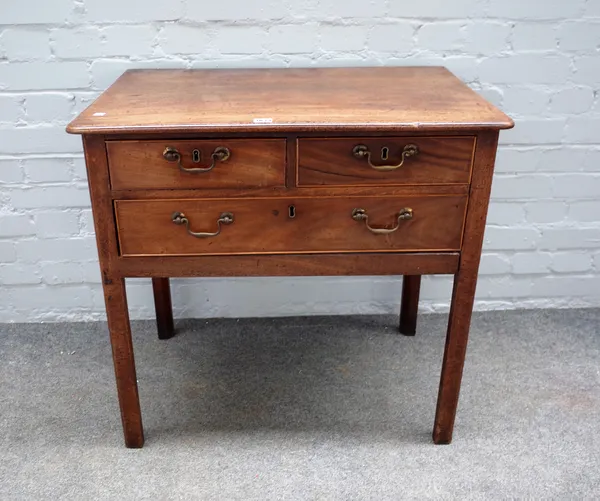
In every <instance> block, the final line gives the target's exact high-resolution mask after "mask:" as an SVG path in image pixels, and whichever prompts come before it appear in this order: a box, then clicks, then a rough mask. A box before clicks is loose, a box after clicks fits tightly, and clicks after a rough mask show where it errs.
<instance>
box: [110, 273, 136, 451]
mask: <svg viewBox="0 0 600 501" xmlns="http://www.w3.org/2000/svg"><path fill="white" fill-rule="evenodd" d="M103 287H104V301H105V302H106V315H107V318H108V329H109V331H110V343H111V345H112V353H113V363H114V366H115V377H116V380H117V393H118V395H119V406H120V407H121V421H122V423H123V433H124V435H125V445H126V446H127V447H131V448H139V447H142V446H143V445H144V430H143V428H142V414H141V411H140V400H139V396H138V387H137V379H136V375H135V361H134V358H133V343H132V341H131V327H130V325H129V312H128V310H127V294H126V292H125V280H124V279H123V278H112V279H111V278H109V277H106V278H105V280H104V282H103Z"/></svg>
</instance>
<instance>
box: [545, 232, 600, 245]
mask: <svg viewBox="0 0 600 501" xmlns="http://www.w3.org/2000/svg"><path fill="white" fill-rule="evenodd" d="M599 245H600V228H582V227H573V228H546V229H544V231H543V234H542V237H541V238H540V241H539V248H540V249H548V250H560V249H594V248H597V247H598V246H599Z"/></svg>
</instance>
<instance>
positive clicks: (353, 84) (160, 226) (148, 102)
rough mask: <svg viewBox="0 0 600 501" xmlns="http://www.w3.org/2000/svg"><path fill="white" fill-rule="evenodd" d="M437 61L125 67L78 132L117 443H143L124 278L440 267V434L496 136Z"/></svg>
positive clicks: (413, 281) (498, 124)
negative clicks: (443, 281)
mask: <svg viewBox="0 0 600 501" xmlns="http://www.w3.org/2000/svg"><path fill="white" fill-rule="evenodd" d="M512 126H513V122H512V120H511V119H510V118H508V117H507V116H506V115H504V114H503V113H502V112H500V111H499V110H497V109H496V108H494V107H493V106H492V105H490V104H489V103H487V102H486V101H485V100H483V99H482V98H481V97H479V96H478V95H477V94H476V93H474V92H473V91H471V90H470V89H469V88H468V87H467V86H465V85H464V84H463V83H461V82H460V81H459V80H458V79H457V78H456V77H454V76H453V75H452V74H451V73H449V72H448V71H447V70H445V69H444V68H437V67H423V68H354V69H343V68H338V69H293V70H292V69H289V70H288V69H286V70H198V71H176V70H136V71H128V72H127V73H125V74H124V75H123V76H122V77H121V78H119V80H118V81H117V82H116V83H115V84H114V85H113V86H112V87H110V88H109V89H108V90H107V91H106V92H105V93H103V94H102V95H101V96H100V98H99V99H98V100H97V101H96V102H94V104H92V105H91V106H90V107H89V108H88V109H87V110H85V111H84V112H83V113H82V114H81V115H80V116H79V117H78V118H77V119H75V120H74V121H73V122H72V123H71V124H70V125H69V126H68V128H67V130H68V132H70V133H75V134H82V135H83V145H84V150H85V158H86V163H87V170H88V177H89V186H90V193H91V197H92V209H93V214H94V224H95V229H96V238H97V242H98V253H99V257H100V268H101V272H102V283H103V287H104V295H105V300H106V311H107V317H108V325H109V330H110V339H111V343H112V348H113V358H114V366H115V373H116V380H117V390H118V394H119V403H120V407H121V416H122V421H123V429H124V434H125V444H126V445H127V447H142V445H143V443H144V435H143V429H142V418H141V412H140V405H139V399H138V389H137V383H136V374H135V364H134V356H133V346H132V342H131V332H130V326H129V316H128V311H127V298H126V294H125V281H124V279H125V277H151V278H152V284H153V288H154V298H155V303H156V314H157V323H158V332H159V337H161V338H169V337H171V336H172V335H173V317H172V311H171V298H170V292H169V277H192V276H197V277H214V276H220V277H231V276H307V275H308V276H311V275H322V276H329V275H331V276H334V275H404V285H403V290H402V304H401V315H400V331H401V332H402V333H404V334H407V335H412V334H414V333H415V328H416V317H417V306H418V300H419V288H420V281H421V275H424V274H433V273H435V274H438V273H445V274H453V275H454V289H453V292H452V306H451V309H450V319H449V323H448V332H447V337H446V347H445V352H444V359H443V366H442V375H441V381H440V390H439V396H438V404H437V411H436V416H435V426H434V430H433V440H434V442H435V443H438V444H442V443H449V442H450V441H451V439H452V429H453V426H454V417H455V413H456V407H457V403H458V394H459V389H460V382H461V377H462V370H463V363H464V358H465V352H466V347H467V338H468V333H469V324H470V320H471V312H472V307H473V298H474V295H475V287H476V284H477V272H478V267H479V260H480V253H481V245H482V241H483V232H484V227H485V219H486V214H487V207H488V200H489V196H490V187H491V182H492V174H493V170H494V159H495V155H496V147H497V141H498V133H499V130H500V129H508V128H510V127H512Z"/></svg>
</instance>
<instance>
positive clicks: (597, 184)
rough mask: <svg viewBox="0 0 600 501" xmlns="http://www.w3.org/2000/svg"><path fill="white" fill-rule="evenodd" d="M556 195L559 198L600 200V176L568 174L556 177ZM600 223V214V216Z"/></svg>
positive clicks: (599, 218)
mask: <svg viewBox="0 0 600 501" xmlns="http://www.w3.org/2000/svg"><path fill="white" fill-rule="evenodd" d="M554 195H555V197H557V198H568V199H574V198H579V199H581V198H600V175H598V174H566V175H557V176H555V177H554ZM598 216H599V217H598V220H599V221H600V214H599V215H598Z"/></svg>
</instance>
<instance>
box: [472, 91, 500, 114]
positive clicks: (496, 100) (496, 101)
mask: <svg viewBox="0 0 600 501" xmlns="http://www.w3.org/2000/svg"><path fill="white" fill-rule="evenodd" d="M473 90H475V91H477V94H479V95H480V96H482V97H483V98H484V99H486V100H487V101H489V102H490V103H492V104H493V105H495V106H497V107H498V108H500V109H502V108H503V107H504V95H503V93H502V91H501V90H500V89H499V88H498V87H489V86H486V87H485V88H474V89H473Z"/></svg>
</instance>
